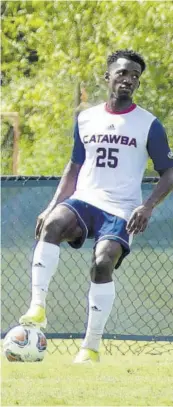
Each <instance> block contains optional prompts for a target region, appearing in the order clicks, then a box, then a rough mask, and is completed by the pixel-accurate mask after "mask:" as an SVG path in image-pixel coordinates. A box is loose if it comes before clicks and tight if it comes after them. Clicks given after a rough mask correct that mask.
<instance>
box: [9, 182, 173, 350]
mask: <svg viewBox="0 0 173 407" xmlns="http://www.w3.org/2000/svg"><path fill="white" fill-rule="evenodd" d="M148 181H149V179H148ZM150 181H151V180H150ZM58 182H59V178H56V177H51V178H46V177H38V178H37V177H30V178H26V177H18V178H15V177H3V178H2V324H1V326H2V337H3V336H4V335H5V333H6V331H7V330H8V329H9V328H10V327H12V326H14V325H16V324H17V323H18V319H19V317H20V315H21V313H24V312H25V311H26V310H27V307H28V305H29V303H30V296H31V261H32V254H33V249H34V227H35V222H36V218H37V216H38V214H39V213H40V212H41V211H42V210H43V209H44V208H45V207H46V205H47V203H48V202H49V201H50V199H51V197H52V195H53V193H54V191H55V189H56V186H57V184H58ZM153 185H154V184H153V182H149V183H148V182H144V183H143V185H142V189H143V195H144V197H146V196H147V195H149V194H150V193H151V191H152V189H153ZM92 245H93V242H92V240H87V241H86V242H85V244H84V246H83V247H82V249H80V250H73V249H72V248H70V247H69V246H68V245H67V244H62V247H61V261H60V265H59V269H58V272H57V273H56V275H55V277H54V278H53V280H52V282H51V285H50V291H49V295H48V302H47V304H48V309H47V314H48V315H47V316H48V326H47V333H46V335H47V338H51V339H52V345H51V347H50V350H51V352H53V351H54V350H56V349H58V350H59V351H60V352H61V353H63V352H66V351H68V352H69V353H74V352H75V351H76V349H77V347H78V346H79V344H80V343H79V341H78V340H77V339H80V338H82V337H83V336H84V332H85V328H86V321H87V316H86V315H87V293H88V289H89V264H90V260H91V255H92ZM172 249H173V194H170V195H169V196H168V197H167V199H166V200H165V201H164V202H163V203H162V204H161V205H160V206H159V207H158V208H156V209H155V211H154V213H153V216H152V218H151V220H150V224H149V227H148V228H147V230H146V231H145V233H143V234H141V235H139V236H137V237H136V238H135V239H134V242H133V245H132V253H131V254H130V255H129V256H128V257H127V258H126V259H125V260H124V262H123V264H122V266H121V267H120V268H119V269H118V270H116V271H115V273H114V280H115V286H116V300H115V303H114V308H113V310H112V313H111V317H110V318H109V321H108V323H107V325H106V330H105V334H104V341H103V344H104V349H105V351H106V352H109V353H111V352H112V351H113V349H115V347H116V348H117V349H118V350H120V351H121V352H122V353H126V352H127V351H129V350H131V351H132V352H135V353H140V352H141V351H143V350H146V349H147V351H149V352H151V351H153V352H157V353H158V352H159V353H160V352H161V353H162V352H164V351H167V350H170V349H173V346H172V344H171V342H172V341H173V318H172V309H173V284H172V279H173V278H172V271H173V250H172ZM120 340H121V341H120ZM124 340H125V342H124ZM136 341H137V342H136ZM146 341H147V342H146ZM155 342H157V345H154V344H153V343H155Z"/></svg>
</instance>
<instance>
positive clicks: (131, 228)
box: [126, 205, 152, 235]
mask: <svg viewBox="0 0 173 407" xmlns="http://www.w3.org/2000/svg"><path fill="white" fill-rule="evenodd" d="M151 214H152V209H151V208H149V207H146V206H145V205H141V206H138V208H136V209H135V210H134V211H133V212H132V214H131V217H130V219H129V221H128V223H127V227H126V229H127V232H128V233H129V234H130V233H134V234H135V235H137V233H139V232H143V231H144V230H145V229H146V227H147V225H148V221H149V219H150V217H151Z"/></svg>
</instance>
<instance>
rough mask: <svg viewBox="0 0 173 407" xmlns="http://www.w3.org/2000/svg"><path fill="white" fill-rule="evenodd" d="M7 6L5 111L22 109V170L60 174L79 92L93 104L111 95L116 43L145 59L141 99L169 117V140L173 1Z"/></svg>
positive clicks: (4, 4)
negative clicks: (109, 72)
mask: <svg viewBox="0 0 173 407" xmlns="http://www.w3.org/2000/svg"><path fill="white" fill-rule="evenodd" d="M2 9H3V10H2V11H3V13H2V27H3V39H2V43H3V54H2V57H3V63H2V71H3V79H2V81H3V83H2V84H3V98H4V102H3V109H4V110H5V111H11V110H12V111H18V112H19V114H20V119H21V141H20V160H19V173H21V174H27V175H30V174H45V175H60V174H61V173H62V170H63V167H64V165H65V164H66V162H67V161H68V158H69V157H70V152H71V145H72V128H73V121H74V116H75V109H76V106H77V105H78V104H79V101H80V100H79V99H80V98H79V95H80V89H81V87H83V86H85V87H86V89H87V93H88V101H89V103H91V104H93V103H97V102H100V101H103V100H104V99H105V98H106V92H107V91H106V85H105V83H104V79H103V75H104V71H105V69H106V57H107V55H108V54H109V53H111V52H112V51H113V50H115V49H117V48H132V49H135V50H136V51H138V52H141V54H142V55H143V56H144V58H145V60H146V62H147V71H146V73H144V75H143V78H142V79H141V88H140V89H139V91H138V93H137V94H136V96H135V100H136V102H137V103H139V104H140V105H142V106H143V107H144V108H147V109H149V110H150V111H151V112H153V113H154V114H156V115H157V116H158V117H159V118H160V120H161V121H163V123H164V124H165V126H166V129H167V132H168V135H169V137H170V135H171V128H172V124H173V114H172V106H173V95H172V86H171V85H172V84H173V79H172V67H173V56H172V52H171V47H172V40H173V35H172V32H171V24H172V20H173V4H172V3H168V2H166V1H163V2H162V1H160V2H159V3H158V2H152V3H151V2H146V1H133V2H114V1H108V2H104V1H92V2H90V1H80V2H77V1H76V2H73V1H67V2H64V1H50V2H49V1H48V2H47V1H15V2H13V1H8V2H2ZM172 146H173V143H172ZM149 168H150V167H149Z"/></svg>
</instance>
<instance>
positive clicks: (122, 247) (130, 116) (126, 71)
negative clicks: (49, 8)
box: [19, 50, 173, 363]
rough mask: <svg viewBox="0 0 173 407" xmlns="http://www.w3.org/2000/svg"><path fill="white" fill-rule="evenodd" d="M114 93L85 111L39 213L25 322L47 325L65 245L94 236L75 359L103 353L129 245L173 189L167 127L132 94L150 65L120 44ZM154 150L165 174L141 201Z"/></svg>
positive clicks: (112, 66)
mask: <svg viewBox="0 0 173 407" xmlns="http://www.w3.org/2000/svg"><path fill="white" fill-rule="evenodd" d="M107 67H108V68H107V72H106V74H105V79H106V81H107V83H108V89H109V97H108V100H107V102H106V103H101V104H99V105H97V106H94V107H91V108H89V109H87V110H85V111H83V112H81V113H80V114H79V116H78V119H77V121H76V125H75V129H74V147H73V151H72V157H71V160H70V162H69V163H68V165H67V167H66V169H65V171H64V174H63V176H62V179H61V182H60V184H59V186H58V188H57V191H56V193H55V196H54V197H53V200H52V201H51V202H50V204H49V205H48V207H47V209H46V210H45V211H44V212H43V213H42V214H41V215H40V216H39V217H38V221H37V225H36V238H37V239H38V243H37V246H36V249H35V252H34V258H33V265H32V301H31V305H30V308H29V310H28V311H27V313H26V314H25V315H23V316H22V317H21V318H20V321H19V322H20V323H21V324H27V325H28V324H33V325H39V326H40V327H41V326H42V327H43V326H45V325H46V312H45V305H46V296H47V292H48V287H49V283H50V280H51V278H52V276H53V275H54V273H55V271H56V270H57V266H58V261H59V252H60V244H61V242H62V241H67V242H69V244H70V245H71V246H72V247H73V248H76V249H77V248H80V247H81V246H82V244H83V243H84V241H85V239H86V238H87V237H94V239H95V243H94V247H93V259H92V265H91V270H90V273H91V286H90V291H89V317H88V326H87V331H86V335H85V338H84V341H83V343H82V347H81V349H80V351H79V353H78V354H77V356H76V358H75V362H76V363H84V362H86V361H98V360H99V344H100V340H101V337H102V334H103V331H104V327H105V324H106V322H107V320H108V318H109V315H110V313H111V310H112V306H113V303H114V299H115V287H114V282H113V279H112V274H113V271H114V268H115V269H117V268H118V267H119V266H120V264H121V262H122V261H123V259H124V258H125V256H126V255H128V254H129V252H130V245H131V242H132V236H133V234H137V233H139V232H143V231H144V230H145V228H146V226H147V224H148V221H149V218H150V216H151V214H152V211H153V209H154V208H155V206H156V205H158V204H159V202H160V201H161V200H162V199H163V198H165V197H166V196H167V194H168V193H169V192H170V191H171V190H172V189H173V153H172V152H171V151H170V149H169V146H168V141H167V136H166V134H165V130H164V128H163V126H162V124H161V123H160V122H159V120H158V119H157V118H156V117H155V116H154V115H153V114H151V113H150V112H148V111H147V110H145V109H142V108H141V107H139V106H137V105H136V104H135V103H133V101H132V95H133V93H134V91H136V90H137V89H138V87H139V86H140V76H141V74H142V72H143V71H144V70H145V62H144V60H143V58H142V57H141V56H140V55H139V54H138V53H136V52H133V51H131V50H119V51H116V52H115V53H113V54H112V55H110V56H109V57H108V59H107ZM148 156H150V157H151V159H152V161H153V164H154V168H155V170H156V171H157V172H158V173H159V175H160V179H159V182H158V184H157V186H156V187H155V189H154V191H153V192H152V193H151V196H150V197H149V198H148V199H147V200H146V201H145V202H143V203H142V198H141V182H142V178H143V174H144V170H145V166H146V162H147V159H148Z"/></svg>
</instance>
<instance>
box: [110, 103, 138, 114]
mask: <svg viewBox="0 0 173 407" xmlns="http://www.w3.org/2000/svg"><path fill="white" fill-rule="evenodd" d="M135 108H136V104H135V103H132V105H131V106H130V107H128V109H125V110H121V111H119V112H116V111H115V112H113V111H112V110H111V109H109V107H108V105H107V103H106V104H105V110H106V112H108V113H111V114H125V113H129V112H132V110H134V109H135Z"/></svg>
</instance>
